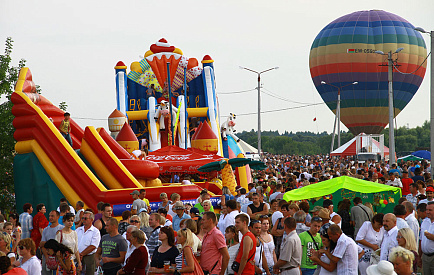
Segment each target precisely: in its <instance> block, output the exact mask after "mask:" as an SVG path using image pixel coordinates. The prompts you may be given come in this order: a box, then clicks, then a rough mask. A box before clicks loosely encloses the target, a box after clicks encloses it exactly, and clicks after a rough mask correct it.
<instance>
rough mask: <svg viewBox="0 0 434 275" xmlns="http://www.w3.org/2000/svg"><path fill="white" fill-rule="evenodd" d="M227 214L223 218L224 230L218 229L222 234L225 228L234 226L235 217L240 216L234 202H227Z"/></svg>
mask: <svg viewBox="0 0 434 275" xmlns="http://www.w3.org/2000/svg"><path fill="white" fill-rule="evenodd" d="M226 207H227V212H228V214H227V215H226V217H225V223H224V228H220V230H221V231H222V232H225V231H226V228H227V227H228V226H230V225H235V217H236V216H237V215H238V214H240V212H239V211H238V209H237V202H236V201H235V200H229V201H227V202H226Z"/></svg>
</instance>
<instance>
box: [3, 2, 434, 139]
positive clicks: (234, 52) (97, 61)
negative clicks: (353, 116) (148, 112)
mask: <svg viewBox="0 0 434 275" xmlns="http://www.w3.org/2000/svg"><path fill="white" fill-rule="evenodd" d="M371 9H380V10H385V11H388V12H391V13H394V14H396V15H399V16H401V17H403V18H404V19H406V20H408V21H409V22H410V23H412V24H413V25H414V26H420V27H423V28H424V29H425V30H434V16H433V15H432V13H433V10H434V1H433V0H418V1H414V2H412V1H402V0H395V1H389V0H387V1H386V0H377V1H370V0H364V1H324V0H321V1H319V0H303V1H302V0H292V1H288V0H282V1H271V0H268V1H264V0H262V1H257V0H248V1H234V0H231V1H227V0H219V1H183V0H178V1H143V0H142V1H108V0H106V1H57V0H56V1H55V0H53V1H44V0H38V1H27V0H21V1H6V0H0V24H1V28H0V51H1V52H3V51H4V41H5V40H6V37H8V36H11V37H12V38H13V40H14V41H15V42H14V49H13V64H14V65H16V64H18V60H19V59H20V58H24V59H26V60H27V63H26V65H27V66H28V67H29V68H30V70H31V71H32V73H33V80H34V82H35V83H36V84H38V85H40V86H41V88H42V95H44V96H45V97H46V98H48V99H49V100H50V101H51V102H52V103H53V104H55V105H58V104H59V103H60V102H62V101H66V103H67V104H68V111H69V112H70V113H71V115H72V118H73V119H75V120H76V121H77V122H78V123H79V124H80V125H81V126H82V127H85V126H87V125H93V126H96V127H105V128H106V129H107V128H108V125H107V117H108V115H109V114H110V113H111V112H112V111H113V110H114V109H115V108H116V99H115V87H116V86H115V81H114V69H113V67H114V66H115V64H116V63H117V62H118V61H120V60H121V61H123V62H124V63H125V64H126V65H127V66H128V67H129V65H130V64H131V62H133V61H139V60H140V56H143V55H144V53H145V52H146V51H147V50H149V47H150V45H151V44H153V43H155V42H156V41H158V40H159V39H160V38H162V37H164V38H166V39H167V41H168V42H169V43H170V44H172V45H174V46H176V47H177V48H180V49H181V50H182V51H183V52H184V55H186V56H187V57H195V58H197V59H198V60H199V61H200V60H202V58H203V56H204V55H206V54H209V55H210V56H211V57H212V58H213V59H214V68H215V77H216V85H217V93H218V94H219V102H220V111H221V115H222V116H224V115H227V114H229V112H232V113H236V114H238V120H237V126H236V128H237V130H238V131H242V130H251V129H255V130H256V129H257V115H256V112H257V92H256V91H255V90H252V89H254V88H255V87H256V86H257V77H256V75H255V74H253V73H251V72H248V71H245V70H241V69H239V66H244V67H248V68H251V69H253V70H256V71H263V70H266V69H269V68H272V67H276V66H278V67H280V69H278V70H273V71H270V72H267V73H265V74H263V75H262V83H263V88H264V90H263V91H264V93H263V94H262V110H263V111H270V110H274V109H282V108H293V107H297V106H298V107H300V106H305V105H306V104H315V103H321V102H323V101H322V99H321V97H320V96H319V94H318V92H317V91H316V89H315V87H314V85H313V83H312V80H311V76H310V72H309V52H310V47H311V45H312V42H313V40H314V39H315V37H316V35H317V34H318V33H319V32H320V31H321V29H322V28H323V27H325V26H326V25H327V24H329V23H330V22H331V21H333V20H335V19H336V18H338V17H341V16H343V15H345V14H348V13H352V12H355V11H360V10H371ZM424 37H425V42H426V43H427V49H428V52H429V51H430V42H429V36H425V35H424ZM429 72H430V66H429V64H428V67H427V74H426V75H425V79H424V81H423V83H422V85H421V87H420V88H419V90H418V92H417V93H416V95H415V96H414V97H413V99H412V101H411V102H410V103H409V104H408V105H407V106H406V108H405V109H404V111H403V112H401V113H400V114H399V115H398V117H397V124H398V127H399V126H407V125H408V126H409V127H416V126H419V125H422V123H423V122H424V121H425V120H429V83H430V76H429ZM245 90H252V91H250V92H246V93H238V94H232V95H228V94H225V93H229V92H233V91H245ZM270 94H271V95H274V96H270ZM278 98H280V99H278ZM293 101H296V102H301V103H304V104H298V103H294V102H293ZM252 113H254V114H252ZM243 114H244V115H243ZM249 114H250V115H249ZM315 117H316V118H317V120H316V121H315V122H314V121H313V119H314V118H315ZM333 121H334V114H333V113H332V112H331V111H330V110H329V109H328V107H327V106H326V105H325V104H320V105H316V106H311V107H303V108H299V109H289V110H286V111H281V112H270V113H265V114H263V115H262V130H279V131H280V132H283V131H285V130H287V131H313V132H317V131H319V132H322V131H327V132H331V131H332V130H333ZM342 129H344V130H347V128H346V127H344V126H342Z"/></svg>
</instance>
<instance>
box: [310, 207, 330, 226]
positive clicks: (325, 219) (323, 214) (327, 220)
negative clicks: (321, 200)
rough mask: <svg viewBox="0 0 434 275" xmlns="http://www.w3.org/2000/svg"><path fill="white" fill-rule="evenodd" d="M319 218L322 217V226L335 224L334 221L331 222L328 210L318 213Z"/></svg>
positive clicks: (323, 209) (324, 209)
mask: <svg viewBox="0 0 434 275" xmlns="http://www.w3.org/2000/svg"><path fill="white" fill-rule="evenodd" d="M314 217H315V216H314ZM317 217H320V218H321V219H322V225H324V224H326V223H333V222H332V221H330V211H329V210H328V209H327V208H322V209H321V210H320V211H318V216H317ZM312 219H313V217H312Z"/></svg>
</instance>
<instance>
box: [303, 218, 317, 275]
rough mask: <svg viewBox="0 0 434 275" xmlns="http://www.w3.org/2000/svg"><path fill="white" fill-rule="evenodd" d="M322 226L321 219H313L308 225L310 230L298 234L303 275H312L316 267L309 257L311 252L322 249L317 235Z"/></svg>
mask: <svg viewBox="0 0 434 275" xmlns="http://www.w3.org/2000/svg"><path fill="white" fill-rule="evenodd" d="M321 226H322V219H321V218H320V217H313V218H312V220H311V224H310V229H309V230H308V231H305V232H303V233H300V234H299V235H298V236H299V237H300V241H301V246H302V249H303V250H302V254H301V256H302V257H301V273H302V274H303V275H313V274H314V272H315V270H316V268H317V265H316V264H315V262H313V261H312V260H311V259H310V257H311V256H312V250H320V249H321V248H322V241H321V236H320V235H319V234H318V232H319V230H320V228H321Z"/></svg>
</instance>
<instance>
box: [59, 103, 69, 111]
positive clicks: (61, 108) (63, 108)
mask: <svg viewBox="0 0 434 275" xmlns="http://www.w3.org/2000/svg"><path fill="white" fill-rule="evenodd" d="M59 109H60V110H62V111H64V112H66V109H68V104H66V102H65V101H62V102H60V103H59Z"/></svg>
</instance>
